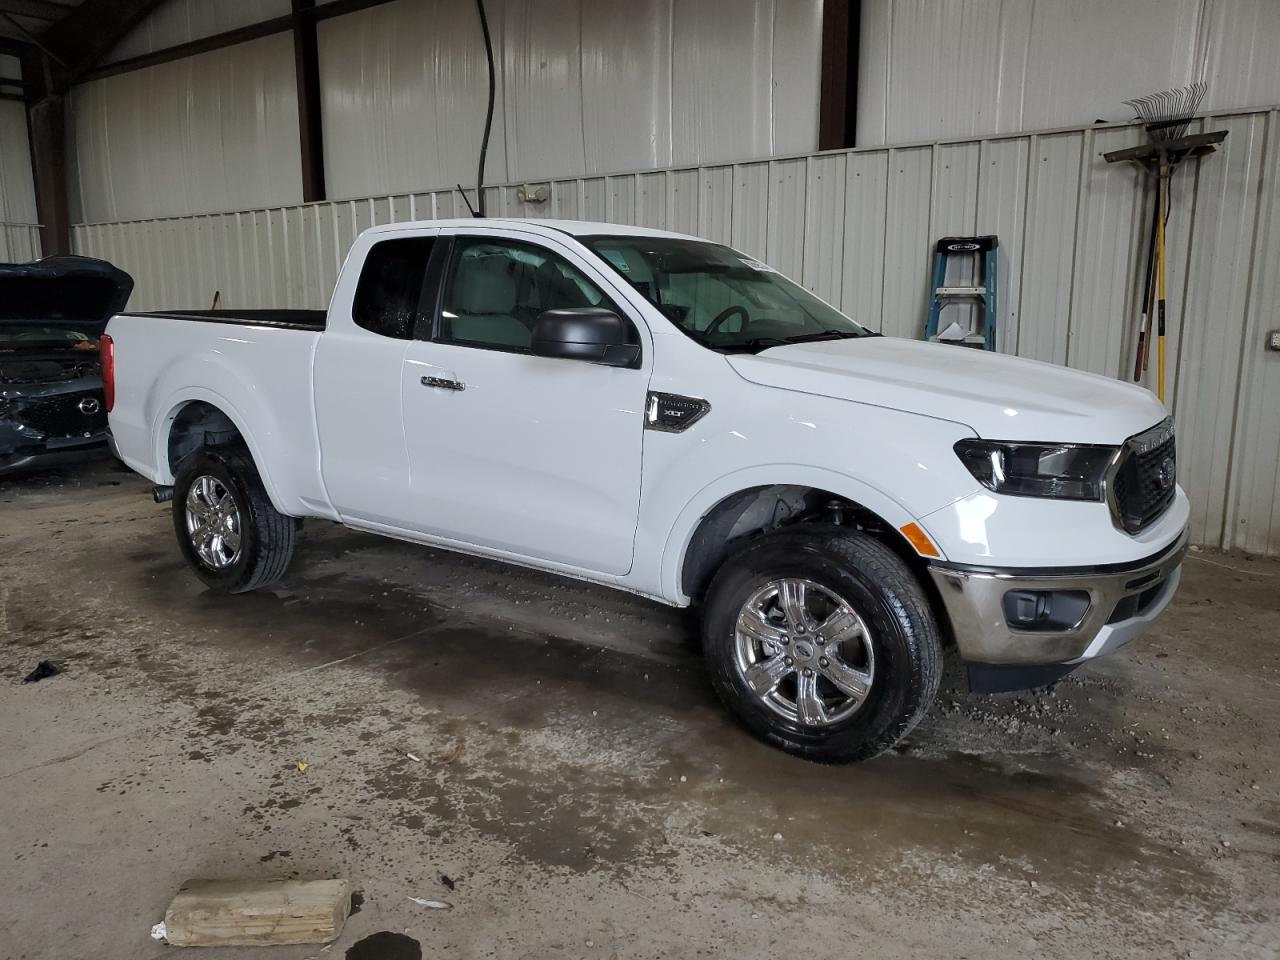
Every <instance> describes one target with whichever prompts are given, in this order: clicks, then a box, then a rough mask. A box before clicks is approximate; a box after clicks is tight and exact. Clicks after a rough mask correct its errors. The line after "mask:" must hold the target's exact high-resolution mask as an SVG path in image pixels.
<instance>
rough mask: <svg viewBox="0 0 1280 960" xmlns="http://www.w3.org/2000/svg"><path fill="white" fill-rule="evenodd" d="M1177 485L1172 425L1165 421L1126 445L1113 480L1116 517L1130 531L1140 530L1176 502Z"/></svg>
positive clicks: (1113, 501) (1113, 500) (1136, 531)
mask: <svg viewBox="0 0 1280 960" xmlns="http://www.w3.org/2000/svg"><path fill="white" fill-rule="evenodd" d="M1176 485H1177V455H1176V452H1175V449H1174V440H1173V427H1172V426H1171V425H1170V424H1169V421H1167V420H1166V421H1165V422H1164V423H1161V424H1159V425H1158V426H1156V427H1153V428H1152V429H1150V430H1148V431H1146V432H1145V433H1140V434H1138V436H1136V437H1133V438H1131V439H1130V440H1129V441H1128V442H1127V443H1126V444H1125V452H1124V454H1123V459H1122V460H1121V462H1120V467H1119V469H1118V470H1117V471H1116V474H1115V478H1114V479H1113V480H1112V503H1113V508H1114V510H1115V513H1116V520H1117V521H1118V522H1119V524H1120V525H1121V526H1122V527H1123V528H1124V529H1125V530H1126V531H1127V532H1128V533H1138V532H1140V531H1141V530H1143V529H1145V528H1146V527H1147V526H1149V525H1150V524H1151V523H1152V522H1154V521H1155V520H1156V519H1157V518H1158V517H1159V516H1160V515H1161V514H1162V513H1164V512H1165V510H1167V509H1168V507H1169V504H1171V503H1173V498H1174V494H1175V492H1176V489H1177V486H1176Z"/></svg>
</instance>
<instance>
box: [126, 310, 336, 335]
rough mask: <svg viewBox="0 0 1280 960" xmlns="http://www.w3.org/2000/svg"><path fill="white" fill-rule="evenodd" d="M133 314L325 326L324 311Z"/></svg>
mask: <svg viewBox="0 0 1280 960" xmlns="http://www.w3.org/2000/svg"><path fill="white" fill-rule="evenodd" d="M130 316H134V317H155V318H158V319H162V320H202V321H204V322H205V323H235V324H241V325H245V326H253V327H279V328H280V329H283V330H308V331H310V332H312V333H319V332H320V331H322V330H323V329H324V326H325V311H323V310H160V311H155V312H152V313H132V314H130Z"/></svg>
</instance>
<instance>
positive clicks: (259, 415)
mask: <svg viewBox="0 0 1280 960" xmlns="http://www.w3.org/2000/svg"><path fill="white" fill-rule="evenodd" d="M196 401H202V402H204V403H207V404H209V405H210V406H212V407H216V408H217V409H218V410H220V411H222V412H223V413H224V414H226V416H227V419H229V420H230V421H231V422H232V423H233V424H235V427H236V430H237V431H239V433H240V436H241V437H243V438H244V442H245V446H247V447H248V448H249V455H250V456H251V457H252V458H253V463H254V466H256V467H257V469H258V476H259V477H261V478H262V485H263V487H265V488H266V491H267V496H268V498H269V499H270V500H271V505H272V506H273V507H275V508H276V509H277V510H279V511H280V512H281V513H284V514H288V515H291V516H297V515H299V510H298V508H297V506H296V505H292V506H291V504H290V501H289V500H288V499H287V498H285V497H284V496H282V494H281V491H280V490H279V488H278V487H277V484H276V478H277V475H278V473H279V469H278V468H277V467H275V465H273V463H272V461H271V457H270V456H269V455H268V453H267V450H266V447H265V446H264V444H263V442H262V438H263V437H269V436H272V435H278V434H277V429H278V427H277V425H276V424H275V422H274V417H272V415H271V413H270V411H268V410H266V409H264V407H263V406H262V405H261V404H259V405H257V407H256V409H255V408H254V407H252V406H251V407H250V408H249V409H248V410H244V409H242V408H241V404H240V403H237V402H235V401H233V400H231V399H230V398H229V397H227V396H225V395H224V394H222V393H219V392H217V391H215V390H211V389H209V388H207V387H185V388H183V389H182V390H180V391H178V392H176V393H174V394H173V395H171V396H170V397H168V399H167V400H165V401H164V403H163V404H159V405H158V410H159V411H160V412H159V414H158V416H157V417H156V418H155V419H154V421H153V424H154V425H153V427H152V431H151V436H152V438H153V443H154V445H155V446H154V449H153V451H152V458H153V459H152V462H153V463H155V464H156V473H157V474H158V479H157V482H158V483H164V484H172V483H173V479H174V478H173V473H172V471H171V470H170V467H169V433H170V431H171V430H172V428H173V421H174V420H175V419H176V418H177V416H178V414H179V413H180V412H181V410H182V408H183V407H185V406H186V405H187V404H189V403H192V402H196ZM242 402H243V401H242ZM250 423H263V424H266V429H265V430H261V429H259V430H254V429H252V428H251V427H250V426H249V424H250Z"/></svg>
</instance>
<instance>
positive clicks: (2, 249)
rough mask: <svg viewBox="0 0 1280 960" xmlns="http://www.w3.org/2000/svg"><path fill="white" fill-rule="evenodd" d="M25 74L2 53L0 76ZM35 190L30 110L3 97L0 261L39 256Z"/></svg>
mask: <svg viewBox="0 0 1280 960" xmlns="http://www.w3.org/2000/svg"><path fill="white" fill-rule="evenodd" d="M21 76H22V71H21V70H20V68H19V66H18V60H17V58H16V57H8V56H0V78H3V79H6V80H9V79H13V80H16V79H18V78H19V77H21ZM35 222H36V194H35V186H34V183H33V181H32V177H31V153H30V151H29V150H28V148H27V114H26V109H25V108H24V107H23V105H22V104H21V103H19V102H17V101H14V100H0V263H20V262H24V261H27V260H34V259H36V258H37V257H39V256H40V231H39V229H38V228H37V227H35V226H33V224H34V223H35Z"/></svg>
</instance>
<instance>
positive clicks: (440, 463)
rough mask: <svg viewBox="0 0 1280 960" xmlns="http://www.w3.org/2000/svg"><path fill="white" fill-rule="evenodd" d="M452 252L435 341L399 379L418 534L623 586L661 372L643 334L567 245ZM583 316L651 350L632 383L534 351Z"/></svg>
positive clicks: (476, 238) (479, 241) (497, 239)
mask: <svg viewBox="0 0 1280 960" xmlns="http://www.w3.org/2000/svg"><path fill="white" fill-rule="evenodd" d="M451 234H452V236H450V235H451ZM446 239H451V252H450V256H449V259H448V263H447V266H446V267H445V270H444V276H443V279H442V286H441V290H440V294H439V300H438V307H437V309H436V311H435V323H434V325H433V332H432V336H431V339H423V340H415V341H414V342H412V343H411V344H410V345H409V348H408V350H407V351H406V352H405V357H404V369H403V372H402V379H401V390H402V397H403V407H404V434H405V443H406V446H407V447H408V453H409V469H410V472H411V497H412V500H413V512H412V514H411V516H412V517H413V518H414V520H415V522H416V524H417V528H418V529H419V530H421V531H423V532H425V533H429V534H431V535H434V536H438V537H443V538H446V539H449V540H453V541H458V542H460V543H463V544H468V545H473V546H479V547H484V548H488V549H490V550H494V551H498V552H501V553H503V554H508V555H514V556H518V557H529V558H536V559H538V560H543V561H550V562H552V563H561V564H566V565H569V566H573V567H579V568H582V569H586V570H592V571H596V572H600V573H609V574H623V573H626V572H627V571H628V570H629V569H630V568H631V554H632V546H633V542H634V538H635V529H636V521H637V513H638V509H639V501H640V454H641V446H642V442H643V425H644V424H643V414H644V403H645V396H646V393H647V390H648V381H649V372H650V369H651V364H652V358H651V354H652V350H651V348H650V345H649V341H648V338H647V336H646V337H645V338H644V339H641V336H642V334H643V333H647V331H646V330H645V329H644V328H643V326H642V323H643V321H640V320H639V319H638V318H636V317H633V316H631V315H630V314H629V313H628V312H627V311H626V310H625V309H622V308H620V307H619V306H618V304H619V303H621V302H623V301H622V299H621V298H620V297H617V296H616V295H614V296H611V295H610V293H609V291H610V289H611V288H612V284H611V281H610V280H609V279H608V278H607V277H605V276H604V275H603V274H602V273H601V272H600V271H597V269H596V268H595V267H594V266H593V265H592V264H591V262H590V260H589V259H587V258H585V257H582V256H580V255H579V254H577V253H576V252H575V251H574V250H573V249H572V248H570V247H569V246H568V245H567V244H560V243H557V242H554V241H550V240H547V239H544V238H541V237H538V236H536V235H532V234H528V233H522V232H520V231H518V230H503V229H500V228H489V229H487V230H480V229H477V230H475V231H474V232H471V231H468V232H461V231H457V232H453V231H449V230H446V231H444V235H443V236H442V238H441V240H442V242H444V241H445V240H446ZM585 306H603V307H606V308H608V309H612V310H614V311H616V312H617V313H618V315H619V316H621V317H622V318H623V319H624V320H626V321H627V322H628V323H630V324H631V326H632V333H633V335H634V336H635V337H636V338H637V341H636V342H639V343H641V344H642V359H641V361H640V364H639V367H638V368H637V369H630V368H618V367H606V366H601V365H598V364H593V363H589V362H585V361H581V360H565V359H558V358H549V357H536V356H533V355H532V354H531V353H530V349H529V344H530V335H531V333H532V329H533V325H534V323H535V322H536V320H537V318H538V315H539V314H541V312H542V311H544V310H550V309H558V308H565V307H585Z"/></svg>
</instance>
